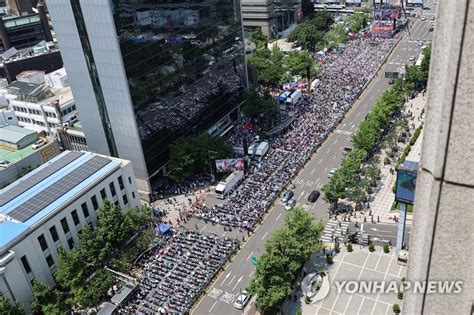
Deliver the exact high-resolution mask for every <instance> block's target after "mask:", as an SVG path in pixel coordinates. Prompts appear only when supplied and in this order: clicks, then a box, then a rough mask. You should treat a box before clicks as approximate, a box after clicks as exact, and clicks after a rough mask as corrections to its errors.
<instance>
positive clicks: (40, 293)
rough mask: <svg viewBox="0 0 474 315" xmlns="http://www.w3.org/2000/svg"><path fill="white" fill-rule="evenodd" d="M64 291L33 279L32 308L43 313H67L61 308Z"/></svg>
mask: <svg viewBox="0 0 474 315" xmlns="http://www.w3.org/2000/svg"><path fill="white" fill-rule="evenodd" d="M63 298H64V293H63V292H61V291H58V290H55V289H53V288H51V287H50V286H49V285H46V284H44V283H41V282H39V281H37V280H33V301H32V302H31V309H32V310H34V311H35V312H37V313H42V314H55V315H59V314H66V312H65V311H64V310H63V309H62V308H61V301H62V300H63Z"/></svg>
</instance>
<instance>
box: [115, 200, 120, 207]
mask: <svg viewBox="0 0 474 315" xmlns="http://www.w3.org/2000/svg"><path fill="white" fill-rule="evenodd" d="M114 205H115V206H116V207H117V208H120V206H119V202H118V200H117V201H116V202H114Z"/></svg>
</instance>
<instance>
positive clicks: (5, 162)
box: [0, 160, 12, 168]
mask: <svg viewBox="0 0 474 315" xmlns="http://www.w3.org/2000/svg"><path fill="white" fill-rule="evenodd" d="M10 165H12V162H10V161H7V160H4V161H0V167H3V168H7V167H9V166H10Z"/></svg>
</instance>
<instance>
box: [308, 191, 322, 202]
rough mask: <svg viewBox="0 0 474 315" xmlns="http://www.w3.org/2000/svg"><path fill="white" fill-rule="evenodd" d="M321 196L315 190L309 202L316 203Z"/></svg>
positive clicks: (310, 195)
mask: <svg viewBox="0 0 474 315" xmlns="http://www.w3.org/2000/svg"><path fill="white" fill-rule="evenodd" d="M320 195H321V193H320V192H319V191H317V190H313V191H312V192H311V193H310V194H309V196H308V201H309V202H316V200H318V198H319V196H320Z"/></svg>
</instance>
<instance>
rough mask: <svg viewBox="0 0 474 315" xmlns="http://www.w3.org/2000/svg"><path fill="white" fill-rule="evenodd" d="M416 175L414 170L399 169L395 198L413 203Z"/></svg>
mask: <svg viewBox="0 0 474 315" xmlns="http://www.w3.org/2000/svg"><path fill="white" fill-rule="evenodd" d="M416 175H417V173H416V172H414V171H409V170H404V169H398V170H397V183H396V191H395V200H396V201H398V202H401V203H406V204H410V205H412V204H413V202H414V201H415V188H416Z"/></svg>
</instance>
